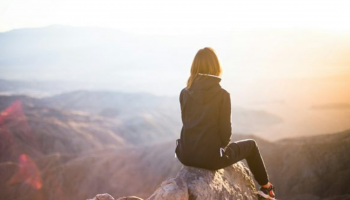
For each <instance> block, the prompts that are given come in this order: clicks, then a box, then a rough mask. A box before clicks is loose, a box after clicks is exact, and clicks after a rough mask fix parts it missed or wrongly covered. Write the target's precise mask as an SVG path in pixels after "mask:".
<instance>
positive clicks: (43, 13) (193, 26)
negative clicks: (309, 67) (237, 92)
mask: <svg viewBox="0 0 350 200" xmlns="http://www.w3.org/2000/svg"><path fill="white" fill-rule="evenodd" d="M349 7H350V2H349V1H342V0H336V1H334V0H332V1H331V0H323V1H316V0H314V1H290V0H288V1H278V0H269V1H256V0H249V1H214V0H204V1H203V0H200V1H199V0H194V1H173V0H149V1H143V0H128V1H114V0H104V1H98V0H88V1H86V0H73V1H72V0H62V1H56V0H49V1H48V0H13V1H10V0H3V1H1V2H0V8H1V9H0V20H1V22H2V23H1V24H0V31H8V30H11V29H15V28H24V27H42V26H47V25H51V24H64V25H72V26H92V27H106V28H115V29H119V30H123V31H127V32H132V33H136V34H168V35H174V34H216V33H223V32H229V31H232V30H234V29H251V28H308V29H310V28H311V29H312V28H318V29H327V30H334V31H342V30H349V29H350V23H349V22H350V12H348V8H349Z"/></svg>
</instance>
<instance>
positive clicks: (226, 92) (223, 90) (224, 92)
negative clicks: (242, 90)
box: [221, 87, 230, 96]
mask: <svg viewBox="0 0 350 200" xmlns="http://www.w3.org/2000/svg"><path fill="white" fill-rule="evenodd" d="M221 90H222V93H223V94H224V95H228V96H230V93H229V92H228V91H227V90H225V89H224V88H222V87H221Z"/></svg>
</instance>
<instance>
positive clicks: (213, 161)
mask: <svg viewBox="0 0 350 200" xmlns="http://www.w3.org/2000/svg"><path fill="white" fill-rule="evenodd" d="M220 81H221V78H220V77H218V76H212V75H205V74H199V75H198V76H197V78H196V79H195V80H194V81H193V84H192V86H191V88H190V89H188V90H187V89H186V88H184V89H183V90H182V91H181V93H180V104H181V113H182V122H183V127H182V130H181V136H180V141H179V142H180V145H179V148H178V151H177V153H178V157H179V160H180V161H181V162H182V163H183V164H185V165H190V166H196V167H203V168H208V169H217V168H220V167H221V166H224V165H226V163H225V159H224V158H223V157H220V148H221V147H223V148H224V147H225V146H226V145H227V143H228V142H229V138H230V136H231V123H230V119H229V117H230V116H224V115H221V114H222V112H221V111H222V110H227V109H229V110H230V109H231V108H230V105H228V104H227V103H228V102H227V101H228V100H229V93H228V92H227V91H226V90H224V89H223V88H221V86H220V84H219V82H220ZM229 115H230V114H229ZM224 117H226V118H227V117H228V120H227V119H226V121H227V122H229V124H228V123H226V124H224V123H223V121H225V119H223V118H224ZM224 131H226V132H224ZM221 135H222V137H221Z"/></svg>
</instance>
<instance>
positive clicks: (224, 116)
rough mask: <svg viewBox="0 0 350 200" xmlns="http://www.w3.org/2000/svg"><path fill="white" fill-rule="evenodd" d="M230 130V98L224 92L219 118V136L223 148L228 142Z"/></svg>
mask: <svg viewBox="0 0 350 200" xmlns="http://www.w3.org/2000/svg"><path fill="white" fill-rule="evenodd" d="M231 130H232V128H231V98H230V93H228V92H227V91H225V94H224V96H223V99H222V103H221V106H220V116H219V134H220V138H221V142H222V145H223V146H227V145H228V143H229V142H230V138H231Z"/></svg>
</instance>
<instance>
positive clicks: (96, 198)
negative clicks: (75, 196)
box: [87, 193, 114, 200]
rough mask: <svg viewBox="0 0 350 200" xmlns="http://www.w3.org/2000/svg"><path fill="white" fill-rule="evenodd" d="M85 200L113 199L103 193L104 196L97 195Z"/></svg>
mask: <svg viewBox="0 0 350 200" xmlns="http://www.w3.org/2000/svg"><path fill="white" fill-rule="evenodd" d="M87 200H114V198H113V197H112V196H111V195H109V194H107V193H105V194H98V195H96V196H95V198H93V199H87Z"/></svg>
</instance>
